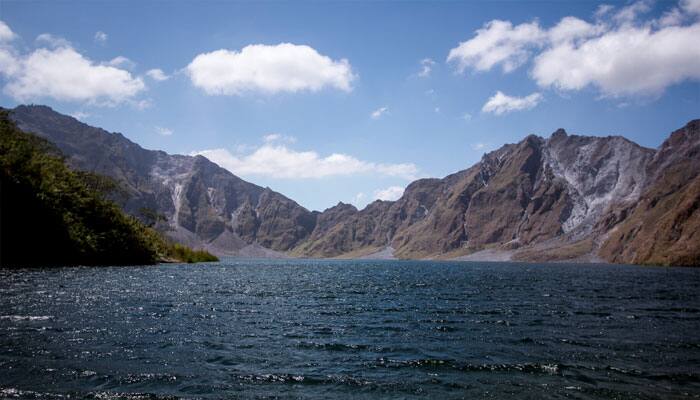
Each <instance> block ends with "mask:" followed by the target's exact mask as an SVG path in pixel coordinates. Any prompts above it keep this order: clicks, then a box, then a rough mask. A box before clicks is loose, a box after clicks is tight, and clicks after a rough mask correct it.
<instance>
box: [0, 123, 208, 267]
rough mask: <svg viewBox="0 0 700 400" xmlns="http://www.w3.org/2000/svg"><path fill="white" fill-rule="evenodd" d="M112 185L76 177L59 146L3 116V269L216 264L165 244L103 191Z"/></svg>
mask: <svg viewBox="0 0 700 400" xmlns="http://www.w3.org/2000/svg"><path fill="white" fill-rule="evenodd" d="M117 188H118V185H116V184H115V183H114V182H113V181H112V180H111V179H107V178H104V177H102V176H100V175H96V174H94V173H87V172H80V171H72V170H70V169H69V168H68V167H67V166H66V165H65V164H64V160H63V158H62V155H61V153H60V151H59V150H58V149H56V147H55V146H53V145H52V144H51V143H49V142H48V141H46V140H45V139H41V138H38V137H36V136H34V135H31V134H27V133H24V132H22V131H20V130H18V129H17V128H16V127H15V125H14V123H13V122H12V121H10V119H9V118H8V115H7V112H6V111H0V246H1V248H0V265H2V266H33V265H41V266H47V265H49V266H51V265H133V264H154V263H156V262H158V261H159V260H161V259H163V258H168V259H172V260H181V261H188V262H191V261H198V260H203V259H209V260H213V259H215V258H212V257H211V255H208V254H206V253H201V252H194V251H192V250H191V249H188V248H185V247H183V246H177V245H173V244H171V243H168V242H167V241H165V240H164V239H163V238H162V237H161V236H160V235H159V234H158V233H157V232H155V231H154V230H152V229H150V228H148V227H146V226H144V225H143V224H142V223H140V222H139V221H138V220H136V219H135V218H132V217H130V216H128V215H125V214H124V213H123V212H122V210H121V209H120V208H119V207H118V206H117V205H115V204H114V203H113V202H111V201H109V200H107V199H105V197H104V193H106V192H110V191H112V190H114V189H117Z"/></svg>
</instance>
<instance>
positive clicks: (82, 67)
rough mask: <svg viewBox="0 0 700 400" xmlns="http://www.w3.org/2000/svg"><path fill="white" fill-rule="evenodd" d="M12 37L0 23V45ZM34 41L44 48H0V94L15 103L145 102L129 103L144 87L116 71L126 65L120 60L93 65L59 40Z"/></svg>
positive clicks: (139, 104) (49, 37)
mask: <svg viewBox="0 0 700 400" xmlns="http://www.w3.org/2000/svg"><path fill="white" fill-rule="evenodd" d="M8 32H9V33H8ZM13 37H14V33H12V31H11V30H10V28H9V27H8V26H7V25H6V24H4V23H2V22H1V21H0V41H3V40H4V41H7V40H11V39H12V38H13ZM36 42H37V43H39V44H43V45H46V47H42V48H38V49H36V50H34V51H31V52H29V53H26V54H21V53H19V52H18V51H17V50H16V49H15V48H13V47H12V46H11V45H3V46H0V76H2V77H3V78H4V80H5V82H6V83H5V86H4V87H3V91H4V92H5V93H6V94H7V95H9V96H10V97H12V98H14V99H15V100H17V101H20V102H26V101H31V100H37V99H44V98H53V99H55V100H59V101H72V102H83V103H89V104H93V105H107V106H113V105H116V104H120V103H129V104H132V105H134V106H135V107H137V108H141V107H142V106H145V105H146V103H144V102H148V100H141V101H139V100H136V99H135V97H136V96H137V95H138V94H139V93H141V92H142V91H144V90H145V89H146V85H145V84H144V83H143V80H142V79H141V78H140V77H135V76H133V75H132V74H131V73H130V72H129V71H127V70H125V69H122V68H120V65H122V64H123V63H124V62H126V61H128V59H126V58H125V57H117V58H115V59H113V60H112V61H111V62H108V63H96V62H94V61H92V60H90V59H88V58H86V57H85V56H83V55H82V54H80V53H78V52H77V51H76V50H75V49H74V48H73V47H72V46H71V45H70V43H69V42H68V41H66V40H65V39H62V38H59V37H56V36H53V35H51V34H48V33H45V34H41V35H39V36H38V37H37V38H36Z"/></svg>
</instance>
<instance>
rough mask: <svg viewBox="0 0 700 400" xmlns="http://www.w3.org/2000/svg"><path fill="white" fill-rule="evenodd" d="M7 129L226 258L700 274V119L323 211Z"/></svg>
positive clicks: (63, 121) (165, 159) (146, 160)
mask: <svg viewBox="0 0 700 400" xmlns="http://www.w3.org/2000/svg"><path fill="white" fill-rule="evenodd" d="M10 118H11V119H12V120H13V121H14V122H15V123H16V124H17V126H18V127H19V128H20V129H21V130H23V131H25V132H32V133H35V134H36V135H38V136H40V137H43V138H45V139H47V140H49V141H50V142H51V143H53V144H54V145H56V147H57V148H58V149H60V151H61V153H62V154H64V155H65V156H66V163H67V164H68V165H69V166H70V167H71V168H72V169H73V170H75V171H88V172H94V173H97V174H100V175H103V176H108V177H110V178H112V179H114V180H115V181H116V182H119V184H120V187H121V188H122V189H123V190H124V192H125V194H126V196H124V198H123V199H120V198H119V197H118V196H114V198H113V199H114V200H116V201H118V204H119V206H120V207H121V209H122V210H123V211H124V212H126V213H127V214H129V215H132V216H134V217H136V218H139V219H140V220H141V221H142V222H144V223H146V224H147V225H151V226H153V227H154V228H155V229H156V230H158V231H159V232H160V233H161V234H163V235H165V236H167V237H169V238H170V239H172V240H174V241H176V242H178V243H182V244H185V245H187V246H190V247H197V248H204V249H207V250H208V251H211V252H212V253H214V254H218V255H226V256H239V257H290V256H292V257H294V256H296V257H321V258H325V257H340V258H356V257H366V258H386V257H395V258H404V259H460V260H492V261H498V260H500V261H507V260H517V261H531V262H541V261H567V262H570V261H579V262H601V261H606V262H615V263H629V264H664V265H699V264H700V120H693V121H690V122H688V123H687V124H686V125H685V126H684V127H682V128H680V129H678V130H676V131H675V132H673V133H672V134H671V135H670V136H669V137H668V138H667V139H666V140H665V141H664V142H663V143H662V144H661V146H660V147H659V148H657V149H651V148H646V147H643V146H640V145H638V144H636V143H634V142H632V141H630V140H628V139H625V138H624V137H621V136H581V135H575V134H569V133H567V132H565V131H564V130H563V129H561V130H558V131H556V132H554V133H553V134H552V135H551V136H549V137H540V136H534V135H531V136H527V137H525V138H523V139H522V140H521V141H520V142H518V143H513V144H505V145H503V146H502V147H500V148H499V149H496V150H494V151H491V152H489V153H487V154H484V156H483V157H482V158H481V160H480V161H479V162H477V163H476V164H474V165H472V166H471V167H469V168H467V169H464V170H462V171H457V172H455V173H453V174H450V175H448V176H446V177H444V178H440V179H438V178H430V179H419V180H417V181H414V182H412V183H410V184H409V185H408V186H407V187H406V190H405V191H404V193H403V195H402V196H401V198H399V199H398V200H396V201H380V200H377V201H375V202H373V203H371V204H369V205H368V206H367V207H365V208H364V209H362V210H358V209H357V208H355V207H354V206H352V205H350V204H343V203H339V204H338V205H336V206H334V207H331V208H328V209H326V210H324V211H322V212H319V211H309V210H307V209H306V208H304V207H302V206H301V205H299V204H298V203H296V202H295V201H294V200H292V199H290V198H287V197H285V196H284V195H282V194H281V193H277V192H275V191H273V190H271V189H270V188H263V187H260V186H258V185H255V184H253V183H250V182H246V181H245V180H243V179H241V178H239V177H238V176H236V175H234V174H233V173H231V172H230V171H227V170H226V169H224V168H221V167H220V166H218V165H216V164H215V163H213V162H211V161H209V160H208V159H206V158H204V157H202V156H195V157H192V156H187V155H178V154H167V153H165V152H163V151H156V150H148V149H144V148H142V147H141V146H139V145H138V144H136V143H134V142H132V141H130V140H129V139H128V138H126V137H125V136H123V135H122V134H120V133H111V132H107V131H105V130H104V129H100V128H98V127H93V126H89V125H87V124H84V123H82V122H80V121H78V120H76V119H75V118H72V117H70V116H67V115H62V114H60V113H57V112H55V111H53V110H52V109H50V108H49V107H46V106H36V105H35V106H18V107H16V108H15V109H13V110H12V111H11V113H10ZM144 210H145V212H144ZM149 210H150V211H149Z"/></svg>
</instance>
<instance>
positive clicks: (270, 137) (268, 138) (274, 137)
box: [263, 133, 297, 143]
mask: <svg viewBox="0 0 700 400" xmlns="http://www.w3.org/2000/svg"><path fill="white" fill-rule="evenodd" d="M263 141H264V142H265V143H272V142H287V143H296V141H297V138H295V137H294V136H288V135H282V134H279V133H270V134H267V135H265V136H263Z"/></svg>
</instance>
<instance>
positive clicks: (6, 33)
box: [0, 21, 17, 43]
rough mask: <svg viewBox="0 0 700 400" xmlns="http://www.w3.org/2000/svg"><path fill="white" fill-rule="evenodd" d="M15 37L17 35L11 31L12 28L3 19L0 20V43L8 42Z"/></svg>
mask: <svg viewBox="0 0 700 400" xmlns="http://www.w3.org/2000/svg"><path fill="white" fill-rule="evenodd" d="M16 37H17V35H16V34H15V33H14V32H12V29H10V27H9V26H7V24H6V23H4V22H3V21H0V43H2V42H10V41H12V40H14V39H15V38H16Z"/></svg>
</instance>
